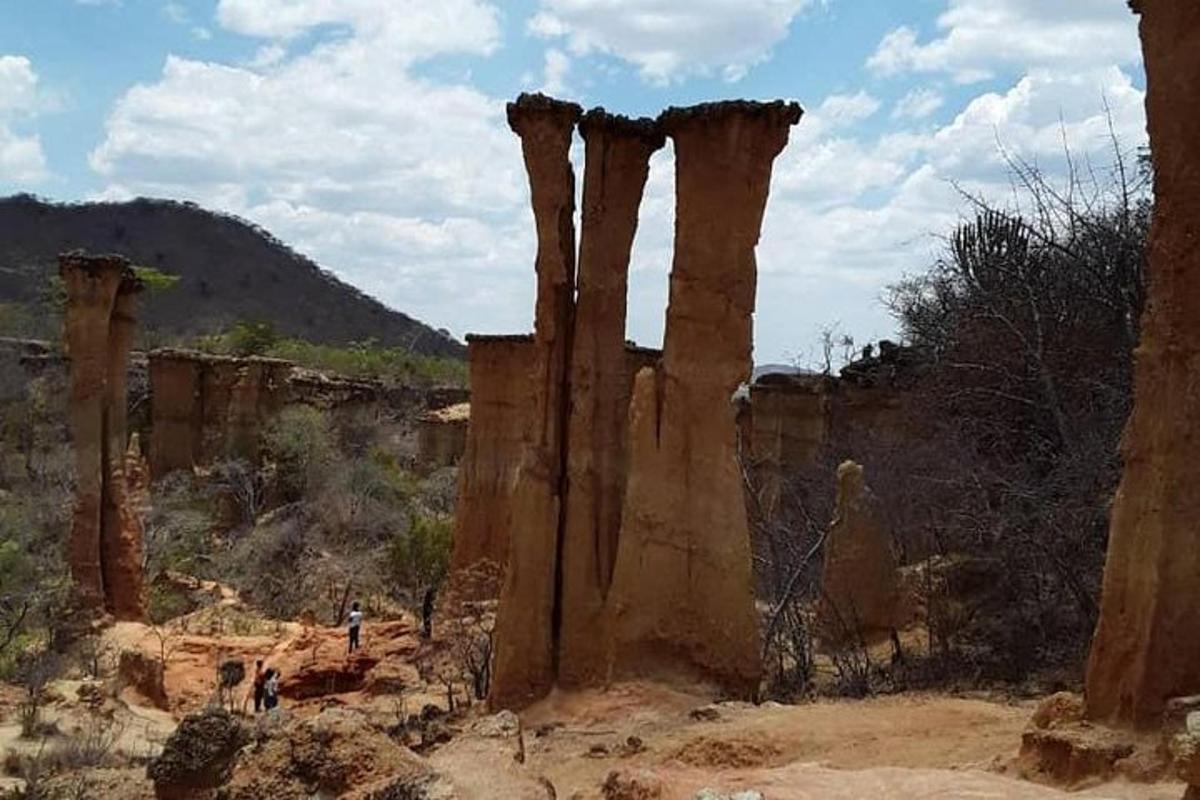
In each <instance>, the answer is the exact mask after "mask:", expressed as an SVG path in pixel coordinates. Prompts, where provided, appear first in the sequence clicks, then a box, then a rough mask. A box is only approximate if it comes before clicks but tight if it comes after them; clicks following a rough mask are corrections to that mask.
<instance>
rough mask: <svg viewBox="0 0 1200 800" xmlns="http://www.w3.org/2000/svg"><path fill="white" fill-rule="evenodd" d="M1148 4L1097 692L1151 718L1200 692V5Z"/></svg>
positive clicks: (1131, 717)
mask: <svg viewBox="0 0 1200 800" xmlns="http://www.w3.org/2000/svg"><path fill="white" fill-rule="evenodd" d="M1138 6H1139V7H1140V13H1141V16H1142V18H1141V37H1142V50H1143V54H1144V56H1145V64H1146V88H1147V91H1146V116H1147V120H1148V125H1149V133H1150V151H1151V154H1152V157H1153V162H1154V219H1153V223H1152V226H1151V231H1150V243H1149V250H1148V252H1149V257H1148V264H1147V272H1148V275H1149V284H1148V289H1147V297H1148V301H1147V305H1146V310H1145V312H1144V314H1143V315H1142V323H1141V325H1142V331H1141V339H1140V343H1139V345H1138V349H1137V353H1136V364H1135V368H1134V405H1133V411H1132V413H1131V416H1130V418H1129V421H1128V423H1127V425H1126V428H1125V434H1124V436H1123V438H1122V443H1121V450H1122V455H1123V458H1124V472H1123V474H1122V477H1121V483H1120V486H1119V488H1118V489H1117V494H1116V498H1115V500H1114V503H1113V509H1112V517H1111V527H1110V532H1109V544H1108V559H1107V562H1106V565H1105V569H1104V584H1103V595H1102V599H1101V608H1100V618H1099V623H1098V624H1097V628H1096V635H1095V638H1094V639H1093V642H1092V651H1091V656H1090V660H1089V663H1088V671H1087V686H1086V689H1087V691H1086V696H1087V707H1088V716H1089V717H1090V718H1092V719H1095V720H1102V721H1107V722H1110V723H1115V724H1123V725H1135V726H1146V727H1149V726H1153V725H1156V724H1157V723H1158V720H1159V719H1160V718H1161V715H1162V712H1163V709H1164V706H1165V704H1166V701H1167V700H1168V698H1171V697H1176V696H1184V695H1194V694H1200V638H1197V636H1196V635H1195V633H1196V609H1197V608H1200V528H1198V527H1197V524H1196V520H1197V517H1198V516H1200V495H1197V494H1196V492H1194V491H1192V490H1191V488H1190V486H1191V483H1192V481H1193V476H1194V474H1195V470H1196V464H1197V462H1198V461H1200V438H1198V431H1200V392H1197V391H1196V390H1195V388H1194V387H1195V376H1196V374H1197V370H1198V369H1200V366H1198V365H1200V323H1198V321H1200V290H1198V287H1200V247H1198V246H1197V241H1200V56H1198V50H1197V44H1198V43H1200V5H1197V4H1196V3H1194V2H1191V0H1145V1H1144V2H1142V3H1140V4H1138Z"/></svg>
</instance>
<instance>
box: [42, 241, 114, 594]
mask: <svg viewBox="0 0 1200 800" xmlns="http://www.w3.org/2000/svg"><path fill="white" fill-rule="evenodd" d="M128 269H129V264H128V262H126V261H125V260H124V259H122V258H119V257H116V256H89V255H84V254H83V253H69V254H67V255H63V256H60V257H59V275H60V276H61V277H62V281H63V285H64V288H65V290H66V295H67V304H66V309H65V310H64V317H63V325H64V346H65V347H66V351H67V356H68V358H69V359H70V363H71V388H70V422H71V434H72V436H73V438H74V451H75V485H76V489H75V510H74V513H73V515H72V518H71V532H70V534H69V537H68V539H67V564H68V566H69V567H70V570H71V578H72V579H73V580H74V581H75V588H76V591H77V592H78V595H79V599H80V601H81V602H82V603H83V605H84V606H85V607H88V608H92V609H96V610H99V609H101V608H102V607H103V605H104V576H103V572H102V570H101V566H100V564H101V559H100V531H101V525H102V522H101V520H102V516H103V508H104V484H105V480H104V473H105V468H106V466H107V463H106V460H105V452H104V451H105V446H106V430H105V423H106V406H107V403H108V400H109V391H108V381H109V369H110V365H109V352H108V334H109V324H110V322H109V321H110V319H111V317H112V312H113V306H114V305H115V304H116V300H117V292H118V290H119V289H120V288H121V283H122V281H123V280H125V278H126V277H127V274H128Z"/></svg>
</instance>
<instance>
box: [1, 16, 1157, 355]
mask: <svg viewBox="0 0 1200 800" xmlns="http://www.w3.org/2000/svg"><path fill="white" fill-rule="evenodd" d="M1144 87H1145V77H1144V73H1143V69H1142V64H1141V54H1140V49H1139V44H1138V38H1137V25H1136V18H1135V17H1134V16H1133V15H1132V14H1131V13H1130V12H1129V10H1128V8H1127V7H1126V4H1125V3H1124V2H1122V0H1051V1H1050V2H1047V0H0V195H3V194H12V193H16V192H31V193H34V194H37V195H40V196H43V197H47V198H50V199H53V200H57V201H83V200H122V199H128V198H132V197H137V196H150V197H167V198H174V199H178V200H191V201H194V202H197V203H200V204H201V205H204V206H206V207H209V208H212V209H216V210H220V211H224V212H230V213H234V214H237V215H239V216H242V217H245V218H247V219H250V220H252V221H254V222H256V223H258V224H260V225H262V226H264V227H265V228H267V229H268V230H270V231H271V232H272V233H274V234H275V235H276V236H277V237H278V238H280V239H282V240H283V241H285V242H287V243H288V244H290V245H292V246H293V247H294V248H295V249H297V250H299V251H300V252H303V253H305V254H306V255H309V256H310V257H312V258H314V259H315V260H316V261H317V262H318V263H320V264H321V265H322V266H324V267H326V268H327V269H329V270H331V271H332V272H333V273H335V274H336V275H338V276H339V277H340V278H342V279H343V280H345V281H347V282H349V283H352V284H354V285H356V286H358V287H360V288H361V289H363V290H364V291H366V292H368V293H370V294H372V295H374V296H376V297H378V298H379V299H380V300H382V301H383V302H385V303H387V304H388V305H390V306H392V307H393V308H396V309H399V310H402V311H404V312H406V313H408V314H411V315H413V316H415V317H417V318H419V319H422V320H423V321H425V322H428V323H430V324H432V325H434V326H435V327H444V328H447V329H449V330H450V331H451V332H452V333H453V334H455V335H456V336H459V337H461V336H463V335H465V334H466V333H468V332H477V333H513V332H523V331H527V330H529V329H530V327H531V325H532V314H533V296H534V275H533V257H534V247H535V240H534V230H533V219H532V212H531V211H530V210H529V201H528V185H527V182H526V178H525V173H524V169H523V166H522V162H521V154H520V146H519V142H518V140H517V139H516V137H515V135H513V134H512V133H511V132H510V131H509V129H508V127H507V125H506V123H505V119H504V105H505V103H506V102H507V101H508V100H511V99H513V98H514V97H515V96H516V95H517V94H519V93H520V92H522V91H545V92H547V93H550V94H553V95H555V96H558V97H562V98H565V99H572V100H575V101H577V102H579V103H580V104H582V105H584V106H585V107H592V106H598V105H599V106H604V107H605V108H607V109H608V110H609V111H612V112H617V113H622V114H627V115H631V116H638V115H645V116H654V115H656V114H657V113H658V112H659V111H660V110H662V109H663V108H665V107H667V106H671V105H688V104H692V103H698V102H705V101H710V100H719V99H731V98H751V99H761V100H771V99H776V98H782V99H788V100H796V101H798V102H800V104H801V105H802V106H803V107H804V109H805V112H806V113H805V116H804V118H803V119H802V120H801V122H800V124H799V125H798V126H797V127H796V128H794V129H793V131H792V136H791V142H790V144H789V146H788V147H787V149H785V150H784V152H783V153H782V154H781V155H780V157H779V158H778V159H777V161H776V163H775V170H774V175H773V179H772V185H771V196H770V200H769V202H768V206H767V212H766V218H765V220H764V224H763V231H762V238H761V241H760V244H759V250H758V266H759V276H758V286H759V291H758V304H757V310H756V314H755V361H756V362H758V363H768V362H797V363H801V364H810V363H812V361H813V359H814V358H815V356H816V342H817V340H818V338H819V335H820V332H821V331H822V330H825V329H827V328H832V327H836V328H838V329H839V330H841V331H842V332H844V333H846V334H849V335H851V336H853V337H854V338H855V339H856V340H857V341H859V342H860V343H861V342H866V341H870V340H874V339H879V338H885V337H894V336H895V335H896V333H897V331H896V324H895V321H894V320H893V319H892V317H891V316H890V315H889V313H888V310H887V307H886V304H885V303H884V296H885V292H886V288H887V286H889V285H890V284H893V283H895V282H896V281H897V280H899V279H901V278H902V277H903V276H905V275H908V274H915V273H918V272H920V271H922V270H923V269H924V268H926V267H927V266H928V265H929V264H930V263H931V262H932V261H933V260H934V259H936V258H937V256H938V254H939V253H940V251H941V248H942V242H943V238H942V237H944V236H945V234H946V233H948V232H949V231H950V230H951V229H952V227H953V226H954V224H955V223H956V222H957V221H959V220H961V219H963V218H964V217H965V215H968V214H969V213H970V206H969V203H968V202H967V201H966V200H965V199H964V196H963V191H967V192H970V193H973V194H977V195H980V196H984V197H987V198H989V199H992V200H994V201H995V202H999V203H1011V202H1014V199H1013V198H1014V193H1013V184H1012V181H1011V176H1010V171H1009V169H1008V167H1007V164H1006V158H1020V159H1025V160H1027V161H1029V162H1033V163H1036V164H1038V165H1039V166H1040V167H1041V168H1042V169H1044V170H1045V171H1046V172H1047V174H1049V175H1051V176H1052V177H1053V176H1061V175H1064V174H1065V173H1066V170H1067V161H1066V159H1065V157H1064V152H1065V151H1066V149H1069V151H1070V152H1071V153H1072V155H1073V157H1074V158H1075V159H1076V160H1077V163H1083V164H1087V163H1090V164H1092V165H1094V167H1095V168H1096V169H1097V170H1101V171H1102V169H1103V168H1104V167H1105V166H1106V165H1109V164H1110V163H1111V162H1112V152H1113V137H1112V136H1111V135H1110V128H1111V132H1112V133H1115V135H1116V140H1117V141H1118V142H1119V146H1120V148H1121V149H1122V150H1123V151H1126V152H1132V151H1134V150H1136V149H1137V148H1138V147H1140V146H1142V145H1144V143H1145V140H1146V134H1145V118H1144V111H1143V97H1144ZM1110 123H1111V125H1110ZM574 158H575V159H576V161H577V169H581V167H582V163H581V161H582V153H581V148H579V147H576V152H575V154H574ZM672 158H673V157H672V154H671V149H670V145H669V144H668V146H667V147H666V148H665V149H664V150H662V151H660V152H659V153H658V154H656V155H655V157H654V160H653V161H652V164H651V174H650V179H649V181H648V184H647V187H646V196H645V198H644V200H643V204H642V210H641V219H640V225H639V229H638V233H637V238H636V241H635V244H634V253H633V259H632V264H631V275H630V296H629V321H628V325H627V336H628V338H631V339H635V340H637V341H638V342H639V343H641V344H644V345H650V346H654V345H658V344H660V343H661V339H662V329H663V324H664V316H665V311H666V304H667V275H668V272H669V269H670V262H671V251H672V237H673V226H674V222H673V214H674V174H673V171H674V170H673V160H672ZM168 268H169V267H168Z"/></svg>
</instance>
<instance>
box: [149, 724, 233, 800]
mask: <svg viewBox="0 0 1200 800" xmlns="http://www.w3.org/2000/svg"><path fill="white" fill-rule="evenodd" d="M249 741H250V735H249V732H248V731H247V730H246V728H245V727H243V726H242V724H241V722H240V721H239V720H238V718H237V717H235V716H234V715H233V714H230V713H229V712H228V711H226V710H225V709H223V708H210V709H207V710H205V711H202V712H200V713H198V714H189V715H188V716H186V717H184V718H183V721H182V722H180V723H179V727H178V728H176V729H175V732H174V733H172V734H171V736H170V737H169V738H168V739H167V742H166V744H165V745H164V747H163V751H162V754H161V755H160V756H159V757H158V758H156V759H154V760H153V761H152V762H150V765H149V767H147V769H146V773H147V775H148V777H149V778H150V780H152V781H153V782H154V794H155V796H156V797H158V798H159V800H199V798H207V797H211V796H212V792H213V791H215V790H216V789H218V788H220V787H221V786H224V785H225V784H226V783H227V782H228V781H229V778H230V776H231V775H232V774H233V766H234V762H235V760H236V758H237V754H238V751H240V750H241V749H242V747H244V746H245V745H246V744H247V743H248V742H249Z"/></svg>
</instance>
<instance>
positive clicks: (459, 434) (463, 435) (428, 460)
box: [417, 403, 471, 469]
mask: <svg viewBox="0 0 1200 800" xmlns="http://www.w3.org/2000/svg"><path fill="white" fill-rule="evenodd" d="M470 418H471V404H470V403H458V404H456V405H452V406H446V407H445V408H435V409H433V410H431V411H427V412H425V414H423V415H422V416H421V418H420V420H418V422H417V461H418V463H420V465H421V466H422V467H424V468H425V469H439V468H441V467H450V466H453V465H455V464H457V463H458V462H459V460H460V459H461V458H462V456H463V453H464V452H465V451H466V449H467V428H468V427H469V425H470Z"/></svg>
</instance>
